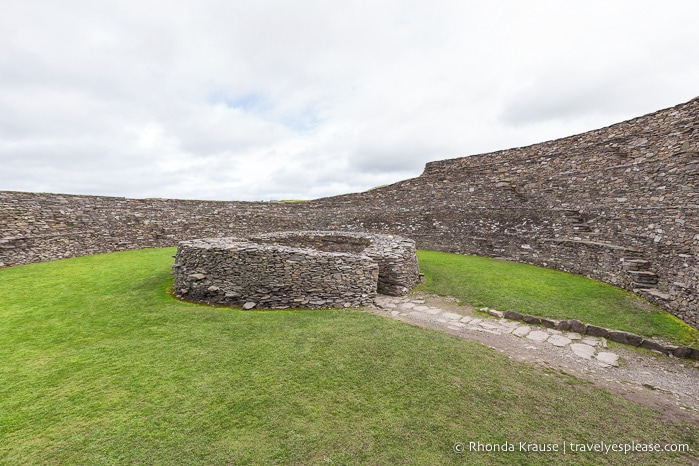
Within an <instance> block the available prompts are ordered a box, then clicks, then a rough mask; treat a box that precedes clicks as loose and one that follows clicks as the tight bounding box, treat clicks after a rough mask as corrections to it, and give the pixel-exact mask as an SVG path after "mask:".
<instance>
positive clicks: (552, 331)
mask: <svg viewBox="0 0 699 466" xmlns="http://www.w3.org/2000/svg"><path fill="white" fill-rule="evenodd" d="M546 331H547V332H549V333H550V334H551V335H562V334H563V332H561V331H560V330H556V329H555V328H547V329H546Z"/></svg>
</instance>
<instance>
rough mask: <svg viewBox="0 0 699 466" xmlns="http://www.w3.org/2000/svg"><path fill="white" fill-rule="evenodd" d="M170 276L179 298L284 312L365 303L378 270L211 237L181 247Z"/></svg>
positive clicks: (369, 263) (360, 262)
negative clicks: (172, 275)
mask: <svg viewBox="0 0 699 466" xmlns="http://www.w3.org/2000/svg"><path fill="white" fill-rule="evenodd" d="M173 271H174V274H175V284H174V290H175V294H176V295H177V296H178V297H180V298H183V299H187V300H191V301H196V302H205V303H211V304H226V305H233V306H242V307H244V308H245V309H252V308H268V309H287V308H294V307H306V308H328V307H350V306H361V305H366V304H370V303H371V302H372V301H373V299H374V297H375V296H376V284H377V280H378V275H379V266H378V264H377V263H376V262H375V261H373V260H372V259H370V258H369V257H366V256H363V255H360V254H350V253H344V252H325V251H318V250H314V249H308V248H293V247H289V246H278V245H272V244H262V243H257V242H251V241H245V240H236V239H235V238H211V239H199V240H192V241H183V242H181V243H180V245H179V247H178V251H177V255H176V257H175V264H174V265H173Z"/></svg>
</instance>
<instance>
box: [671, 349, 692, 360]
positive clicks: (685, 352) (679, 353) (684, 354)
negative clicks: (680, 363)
mask: <svg viewBox="0 0 699 466" xmlns="http://www.w3.org/2000/svg"><path fill="white" fill-rule="evenodd" d="M672 355H673V356H675V357H676V358H689V357H690V356H691V355H692V348H688V347H686V346H680V347H678V348H677V349H676V350H675V351H673V352H672Z"/></svg>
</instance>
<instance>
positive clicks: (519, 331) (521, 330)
mask: <svg viewBox="0 0 699 466" xmlns="http://www.w3.org/2000/svg"><path fill="white" fill-rule="evenodd" d="M531 329H532V328H531V327H529V326H528V325H522V326H520V327H517V328H515V329H514V330H513V331H512V335H515V336H518V337H523V336H525V335H526V334H527V333H529V332H530V331H531Z"/></svg>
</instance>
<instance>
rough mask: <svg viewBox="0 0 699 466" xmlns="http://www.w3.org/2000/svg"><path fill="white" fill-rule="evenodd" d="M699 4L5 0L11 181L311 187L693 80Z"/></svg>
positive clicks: (633, 110)
mask: <svg viewBox="0 0 699 466" xmlns="http://www.w3.org/2000/svg"><path fill="white" fill-rule="evenodd" d="M698 18H699V2H697V1H696V0H685V1H680V0H662V1H660V0H657V1H644V0H633V1H626V0H603V1H598V0H567V1H563V0H557V1H543V0H541V1H539V0H451V1H442V0H430V1H412V0H395V1H394V0H367V1H364V0H343V1H339V0H316V1H313V0H296V1H292V0H246V1H242V0H196V1H194V0H191V1H184V0H162V1H161V0H138V1H136V0H61V1H55V0H45V1H40V0H39V1H37V0H22V1H13V0H3V1H2V10H1V13H0V190H18V191H43V192H60V193H75V194H100V195H116V196H127V197H137V198H142V197H172V198H189V199H221V200H271V199H312V198H318V197H323V196H329V195H334V194H342V193H349V192H357V191H364V190H366V189H368V188H371V187H374V186H378V185H383V184H388V183H392V182H395V181H399V180H402V179H406V178H410V177H414V176H417V175H419V174H420V173H421V172H422V169H423V167H424V164H425V163H426V162H428V161H431V160H440V159H445V158H453V157H461V156H466V155H471V154H477V153H483V152H490V151H494V150H498V149H506V148H509V147H516V146H523V145H528V144H532V143H536V142H541V141H545V140H549V139H554V138H558V137H563V136H568V135H571V134H576V133H580V132H584V131H587V130H590V129H595V128H599V127H603V126H607V125H609V124H612V123H616V122H619V121H622V120H625V119H628V118H632V117H635V116H640V115H642V114H645V113H649V112H653V111H655V110H659V109H662V108H666V107H670V106H673V105H676V104H679V103H683V102H686V101H688V100H690V99H692V98H694V97H697V96H699V46H698V44H699V24H697V21H698Z"/></svg>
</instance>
